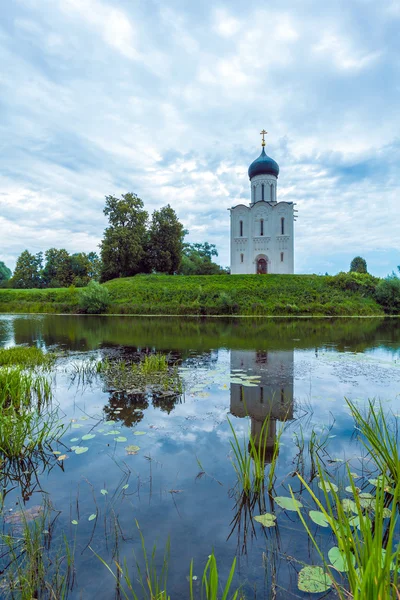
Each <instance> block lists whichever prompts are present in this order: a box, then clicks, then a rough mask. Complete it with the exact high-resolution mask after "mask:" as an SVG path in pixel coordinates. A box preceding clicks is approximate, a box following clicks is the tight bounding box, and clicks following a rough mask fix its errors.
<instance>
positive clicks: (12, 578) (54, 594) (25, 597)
mask: <svg viewBox="0 0 400 600" xmlns="http://www.w3.org/2000/svg"><path fill="white" fill-rule="evenodd" d="M8 522H11V523H12V526H11V527H15V528H16V529H15V532H14V530H13V529H12V528H11V530H10V532H9V533H7V534H5V533H2V534H0V540H1V543H2V546H3V548H2V556H1V566H2V572H3V580H2V582H1V586H0V594H1V597H2V598H4V599H6V598H10V599H15V598H18V599H19V600H32V599H33V598H37V599H40V600H54V599H55V598H57V600H66V598H67V597H68V594H69V590H70V589H72V586H73V571H74V548H73V547H71V546H70V545H69V543H68V541H67V539H66V537H65V536H63V539H62V542H61V543H60V545H59V547H58V548H56V549H53V548H52V541H53V531H52V530H53V523H54V521H51V519H50V507H49V506H48V505H46V504H45V505H44V506H41V505H40V506H36V507H35V506H34V507H31V508H30V509H28V510H26V511H19V512H18V514H17V513H15V514H14V515H13V520H12V521H10V519H8ZM21 528H22V531H21Z"/></svg>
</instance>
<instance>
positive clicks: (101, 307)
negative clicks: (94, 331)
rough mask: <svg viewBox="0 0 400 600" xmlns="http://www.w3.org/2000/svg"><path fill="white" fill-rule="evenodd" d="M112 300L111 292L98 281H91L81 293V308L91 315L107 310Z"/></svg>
mask: <svg viewBox="0 0 400 600" xmlns="http://www.w3.org/2000/svg"><path fill="white" fill-rule="evenodd" d="M110 302H111V301H110V292H109V291H108V289H107V288H106V287H103V286H102V285H100V283H97V281H91V282H90V283H89V285H88V286H87V288H85V289H83V290H82V291H81V292H80V294H79V308H80V309H81V310H82V312H85V313H88V314H89V315H96V314H100V313H104V312H107V309H108V307H109V306H110Z"/></svg>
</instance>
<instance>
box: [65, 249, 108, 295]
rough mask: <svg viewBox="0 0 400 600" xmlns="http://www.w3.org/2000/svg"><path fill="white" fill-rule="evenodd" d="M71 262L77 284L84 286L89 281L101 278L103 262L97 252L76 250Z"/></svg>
mask: <svg viewBox="0 0 400 600" xmlns="http://www.w3.org/2000/svg"><path fill="white" fill-rule="evenodd" d="M70 262H71V270H72V274H73V281H72V283H73V284H74V285H75V286H77V287H83V286H85V285H87V284H88V283H89V281H92V280H94V281H97V280H98V279H100V268H101V262H100V259H99V257H98V256H97V254H96V252H89V253H88V254H86V252H76V253H75V254H72V255H71V257H70Z"/></svg>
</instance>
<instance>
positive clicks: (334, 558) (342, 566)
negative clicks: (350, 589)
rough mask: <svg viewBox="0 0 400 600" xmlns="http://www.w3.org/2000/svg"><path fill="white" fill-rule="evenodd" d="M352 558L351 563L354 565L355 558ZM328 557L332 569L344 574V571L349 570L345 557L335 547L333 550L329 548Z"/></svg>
mask: <svg viewBox="0 0 400 600" xmlns="http://www.w3.org/2000/svg"><path fill="white" fill-rule="evenodd" d="M352 556H353V558H352V563H353V565H354V564H355V556H354V555H352ZM328 557H329V560H330V562H331V564H332V567H334V568H335V569H337V570H338V571H341V572H342V573H345V572H346V571H348V570H349V567H348V564H347V559H346V556H345V554H344V553H343V552H340V550H339V548H338V547H337V546H333V548H331V549H330V550H329V552H328Z"/></svg>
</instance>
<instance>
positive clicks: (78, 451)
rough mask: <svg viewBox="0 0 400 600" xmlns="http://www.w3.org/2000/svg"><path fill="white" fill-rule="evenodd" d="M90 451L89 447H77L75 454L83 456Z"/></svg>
mask: <svg viewBox="0 0 400 600" xmlns="http://www.w3.org/2000/svg"><path fill="white" fill-rule="evenodd" d="M88 450H89V448H88V447H87V446H77V447H76V448H75V454H83V453H84V452H87V451H88Z"/></svg>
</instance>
